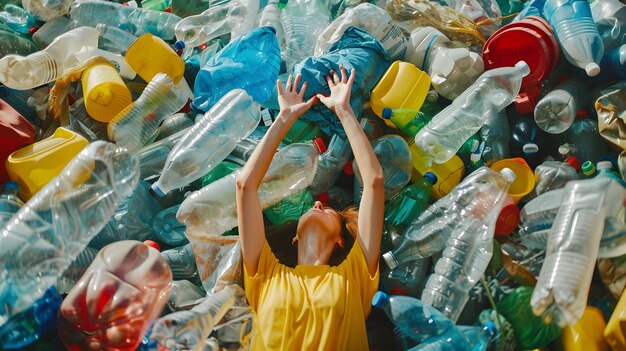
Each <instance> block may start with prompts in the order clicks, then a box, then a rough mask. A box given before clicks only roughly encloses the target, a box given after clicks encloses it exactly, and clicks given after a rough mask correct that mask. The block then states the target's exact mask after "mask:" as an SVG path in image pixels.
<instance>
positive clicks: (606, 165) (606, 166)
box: [596, 161, 613, 169]
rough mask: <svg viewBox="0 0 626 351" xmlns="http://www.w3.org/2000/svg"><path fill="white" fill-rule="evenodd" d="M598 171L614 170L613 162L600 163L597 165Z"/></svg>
mask: <svg viewBox="0 0 626 351" xmlns="http://www.w3.org/2000/svg"><path fill="white" fill-rule="evenodd" d="M596 168H597V169H613V163H611V161H600V162H598V163H597V164H596Z"/></svg>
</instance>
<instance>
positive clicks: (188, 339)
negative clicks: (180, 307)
mask: <svg viewBox="0 0 626 351" xmlns="http://www.w3.org/2000/svg"><path fill="white" fill-rule="evenodd" d="M234 303H235V296H234V291H233V290H232V289H231V288H230V287H228V286H227V287H225V288H224V289H223V290H221V291H219V292H216V293H214V294H210V295H209V296H207V297H206V299H205V300H204V301H203V302H201V303H200V304H198V305H196V306H194V307H193V308H192V309H190V310H188V311H179V312H174V313H171V314H168V315H166V316H164V317H161V318H160V319H158V320H157V321H156V323H154V326H153V327H152V334H150V340H151V341H153V342H156V343H157V345H158V346H159V348H161V347H164V348H166V349H169V350H172V349H174V350H190V351H201V350H202V349H203V346H204V340H206V339H207V338H208V336H209V334H210V333H211V331H212V330H213V328H214V327H215V326H216V325H217V323H218V322H219V321H220V320H221V319H222V318H223V317H224V315H225V314H226V312H228V310H229V309H230V308H231V307H232V306H233V304H234Z"/></svg>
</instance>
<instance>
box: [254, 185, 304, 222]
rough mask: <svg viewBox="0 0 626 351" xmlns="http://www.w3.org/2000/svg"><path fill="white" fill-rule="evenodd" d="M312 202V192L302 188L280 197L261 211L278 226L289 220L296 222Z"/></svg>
mask: <svg viewBox="0 0 626 351" xmlns="http://www.w3.org/2000/svg"><path fill="white" fill-rule="evenodd" d="M314 203H315V200H314V198H313V194H311V192H310V191H309V189H304V190H302V191H300V192H298V193H295V194H293V195H291V196H289V197H286V198H284V199H282V200H281V201H280V202H278V203H277V204H275V205H274V206H272V207H270V208H268V209H266V210H265V211H263V213H265V216H266V217H267V219H269V221H270V222H272V224H274V225H277V226H280V225H283V224H286V223H289V222H297V221H298V220H299V219H300V217H301V216H302V214H303V213H305V212H306V211H308V210H310V209H311V207H313V204H314Z"/></svg>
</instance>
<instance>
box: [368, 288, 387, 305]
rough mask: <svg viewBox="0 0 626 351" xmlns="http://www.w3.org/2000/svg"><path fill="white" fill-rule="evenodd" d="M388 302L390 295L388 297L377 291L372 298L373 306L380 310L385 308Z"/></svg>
mask: <svg viewBox="0 0 626 351" xmlns="http://www.w3.org/2000/svg"><path fill="white" fill-rule="evenodd" d="M387 301H389V295H387V294H386V293H385V292H384V291H377V292H376V294H374V297H373V298H372V306H374V307H378V308H380V307H383V305H384V304H386V303H387Z"/></svg>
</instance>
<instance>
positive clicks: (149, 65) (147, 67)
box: [126, 33, 185, 84]
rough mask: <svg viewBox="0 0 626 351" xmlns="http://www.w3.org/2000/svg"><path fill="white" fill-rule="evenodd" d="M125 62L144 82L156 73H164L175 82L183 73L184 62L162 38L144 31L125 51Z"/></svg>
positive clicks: (148, 80)
mask: <svg viewBox="0 0 626 351" xmlns="http://www.w3.org/2000/svg"><path fill="white" fill-rule="evenodd" d="M126 62H128V64H129V65H130V67H132V68H133V69H134V70H135V72H137V74H138V75H139V76H140V77H141V78H142V79H143V80H145V81H146V82H150V81H151V80H152V78H154V76H156V75H157V73H165V74H167V75H168V76H170V78H172V80H173V81H174V83H175V84H178V82H180V80H181V78H183V74H184V73H185V62H183V59H182V58H180V56H178V55H177V54H176V52H175V51H174V49H172V48H171V47H170V46H169V45H167V43H166V42H165V41H163V39H161V38H159V37H155V36H154V35H152V34H150V33H146V34H144V35H142V36H140V37H139V38H137V39H136V40H135V41H134V42H133V44H132V45H131V46H130V47H129V48H128V50H127V51H126Z"/></svg>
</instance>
